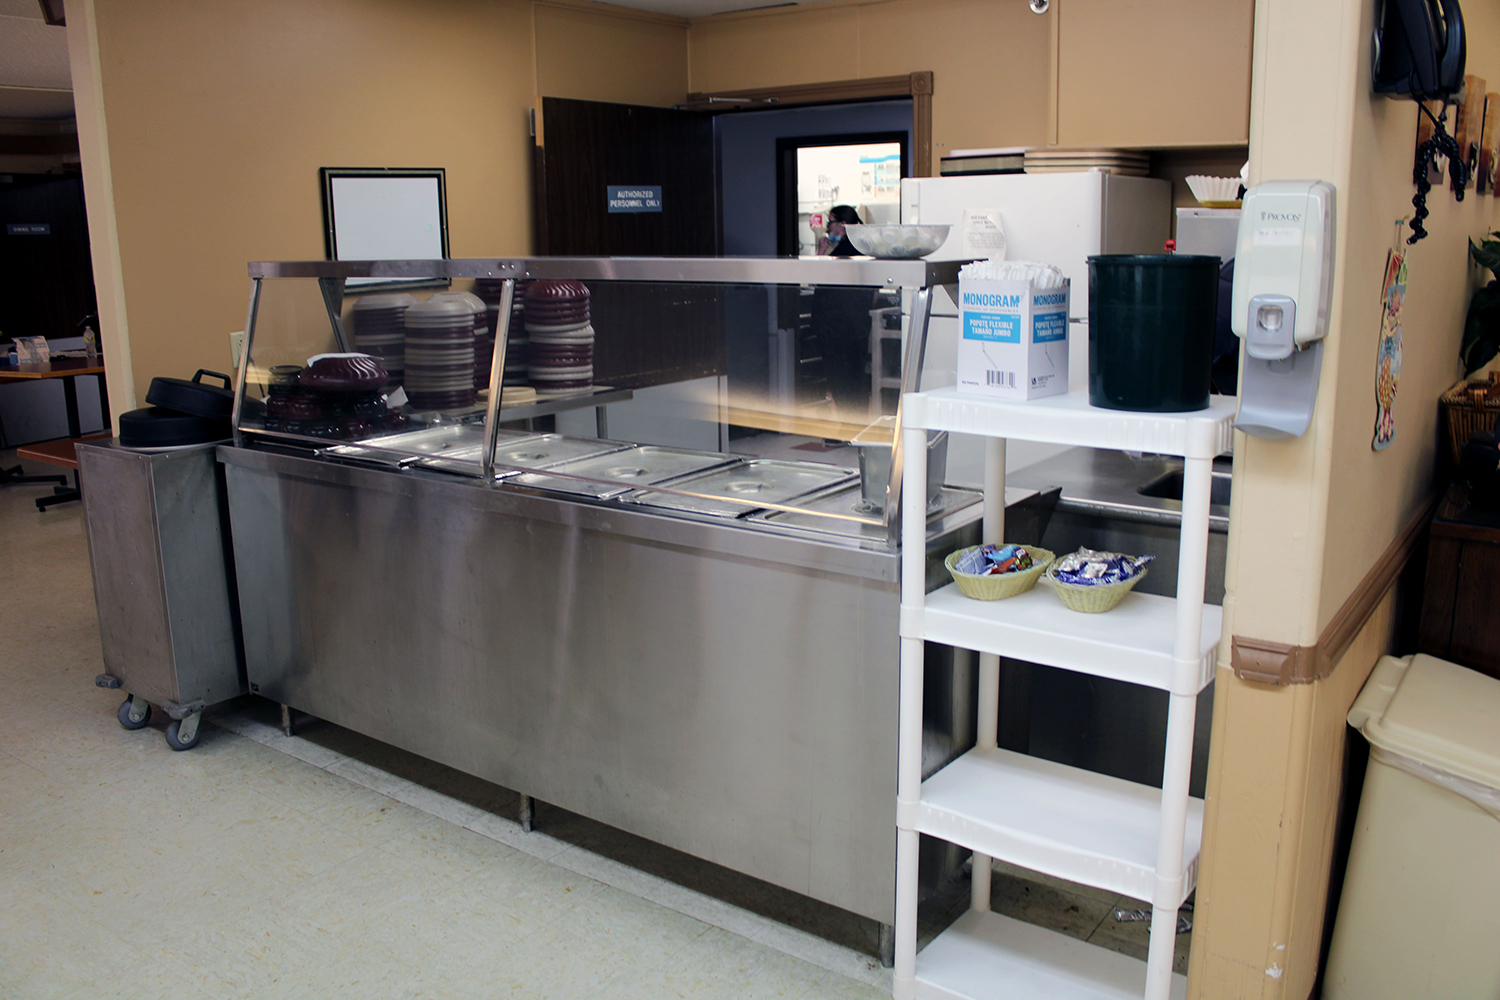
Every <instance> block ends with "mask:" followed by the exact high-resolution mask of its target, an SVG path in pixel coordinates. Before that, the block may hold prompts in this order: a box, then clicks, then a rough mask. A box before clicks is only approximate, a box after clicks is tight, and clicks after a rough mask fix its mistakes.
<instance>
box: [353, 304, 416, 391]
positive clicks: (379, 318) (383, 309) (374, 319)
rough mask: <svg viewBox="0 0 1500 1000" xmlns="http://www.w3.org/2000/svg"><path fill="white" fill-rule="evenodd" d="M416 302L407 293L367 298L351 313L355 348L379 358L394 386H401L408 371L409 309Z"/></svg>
mask: <svg viewBox="0 0 1500 1000" xmlns="http://www.w3.org/2000/svg"><path fill="white" fill-rule="evenodd" d="M416 301H417V300H416V299H415V298H413V297H412V296H410V295H407V294H406V293H404V292H393V293H390V294H388V295H365V296H362V297H361V298H360V299H359V301H358V302H356V303H354V309H353V311H352V313H351V314H350V315H351V325H352V326H353V327H354V331H353V332H354V346H355V347H356V348H357V349H358V350H359V351H360V352H361V353H364V354H368V355H370V356H371V357H372V358H377V359H379V361H380V363H381V365H382V366H383V367H384V368H385V370H386V371H387V372H388V373H389V374H390V378H391V384H392V385H400V384H401V381H402V377H403V376H404V374H405V372H406V310H407V307H408V306H411V305H413V304H415V303H416Z"/></svg>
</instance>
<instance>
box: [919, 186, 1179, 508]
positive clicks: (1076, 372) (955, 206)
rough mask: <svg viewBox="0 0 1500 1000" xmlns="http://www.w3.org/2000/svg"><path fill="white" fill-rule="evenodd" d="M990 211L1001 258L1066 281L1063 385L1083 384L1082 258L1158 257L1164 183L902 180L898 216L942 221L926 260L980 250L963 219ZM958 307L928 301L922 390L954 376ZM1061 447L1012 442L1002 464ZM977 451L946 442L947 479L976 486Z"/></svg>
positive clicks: (979, 471)
mask: <svg viewBox="0 0 1500 1000" xmlns="http://www.w3.org/2000/svg"><path fill="white" fill-rule="evenodd" d="M965 211H967V212H968V213H969V214H970V215H971V216H973V215H980V214H994V213H998V215H999V218H1000V220H1001V224H1002V226H1003V228H1004V231H1005V243H1006V251H1005V257H1006V259H1007V260H1035V261H1041V262H1043V263H1046V264H1055V265H1057V266H1058V267H1060V268H1062V271H1063V273H1064V274H1065V275H1067V276H1068V278H1069V279H1070V284H1071V291H1070V299H1069V306H1068V312H1069V315H1070V319H1071V322H1070V324H1069V327H1068V384H1069V386H1070V387H1071V389H1073V390H1075V391H1077V390H1082V389H1084V388H1085V387H1086V386H1087V384H1088V366H1089V349H1088V315H1089V267H1088V258H1089V256H1091V255H1093V254H1100V253H1163V252H1165V247H1166V241H1167V239H1168V238H1169V237H1170V235H1171V226H1172V186H1171V184H1170V183H1168V182H1167V181H1164V180H1157V179H1155V178H1149V177H1122V176H1119V175H1117V174H1106V173H1101V172H1099V171H1095V170H1091V171H1082V172H1079V173H1059V174H994V175H982V176H978V177H915V178H907V179H906V180H903V181H902V182H901V221H902V222H903V223H906V224H910V225H948V226H952V227H953V228H952V230H951V231H950V232H949V234H948V240H947V242H946V243H944V244H943V245H942V247H940V248H939V249H938V250H937V251H936V252H934V253H933V254H931V255H930V257H929V258H928V259H929V260H964V259H967V258H971V257H975V256H987V255H988V254H984V253H978V254H976V253H975V252H973V251H972V250H971V249H970V247H969V244H968V243H966V240H965V233H964V215H965ZM957 366H958V309H957V306H956V305H955V304H954V302H953V300H952V299H951V298H950V297H949V296H948V295H947V294H946V293H945V294H941V295H939V296H937V298H936V299H935V300H934V302H933V311H932V321H931V324H930V326H929V327H928V335H927V364H926V367H925V370H924V376H923V381H922V388H923V389H933V388H940V387H943V386H951V385H953V384H954V383H955V382H956V381H957ZM1060 450H1061V449H1058V448H1055V447H1051V446H1047V445H1036V444H1025V445H1023V444H1022V443H1021V442H1017V443H1016V446H1015V447H1013V448H1012V449H1010V450H1009V451H1008V452H1007V461H1006V465H1007V466H1008V467H1009V468H1012V469H1016V468H1021V467H1023V466H1025V465H1030V464H1032V463H1033V462H1038V461H1041V460H1042V459H1044V458H1048V457H1050V456H1052V455H1054V454H1057V453H1058V451H1060ZM983 467H984V466H983V454H982V448H981V446H980V444H979V442H978V441H977V440H975V441H968V440H959V439H955V440H954V441H952V442H951V443H950V445H949V452H948V480H949V482H954V483H978V482H982V477H983Z"/></svg>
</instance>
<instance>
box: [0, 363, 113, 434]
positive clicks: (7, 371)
mask: <svg viewBox="0 0 1500 1000" xmlns="http://www.w3.org/2000/svg"><path fill="white" fill-rule="evenodd" d="M80 375H98V376H99V410H100V412H101V413H102V414H103V415H104V426H105V427H106V428H107V427H109V394H108V392H107V391H106V389H105V387H104V361H103V359H100V358H95V359H93V360H90V359H88V358H56V359H54V360H52V361H44V362H42V363H40V364H33V365H11V364H0V385H4V384H6V383H8V382H22V381H26V380H28V379H42V378H60V379H62V384H63V407H64V409H66V410H67V414H68V437H70V438H76V437H81V436H82V434H83V429H82V428H81V427H80V426H79V424H78V387H77V385H76V384H75V383H74V380H75V379H77V378H78V376H80Z"/></svg>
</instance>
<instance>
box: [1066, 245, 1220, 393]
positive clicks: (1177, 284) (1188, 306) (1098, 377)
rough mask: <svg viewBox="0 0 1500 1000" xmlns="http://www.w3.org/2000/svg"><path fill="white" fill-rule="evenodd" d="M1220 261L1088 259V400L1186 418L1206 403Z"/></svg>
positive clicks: (1204, 257)
mask: <svg viewBox="0 0 1500 1000" xmlns="http://www.w3.org/2000/svg"><path fill="white" fill-rule="evenodd" d="M1218 303H1219V258H1218V257H1213V256H1208V255H1206V254H1100V255H1098V256H1095V257H1090V258H1089V402H1090V403H1091V404H1092V405H1094V406H1102V407H1105V408H1106V409H1111V410H1135V411H1140V412H1147V413H1181V412H1185V411H1188V410H1202V409H1204V408H1206V407H1207V406H1208V396H1209V391H1210V389H1211V388H1212V381H1213V350H1214V323H1215V318H1216V313H1217V311H1218Z"/></svg>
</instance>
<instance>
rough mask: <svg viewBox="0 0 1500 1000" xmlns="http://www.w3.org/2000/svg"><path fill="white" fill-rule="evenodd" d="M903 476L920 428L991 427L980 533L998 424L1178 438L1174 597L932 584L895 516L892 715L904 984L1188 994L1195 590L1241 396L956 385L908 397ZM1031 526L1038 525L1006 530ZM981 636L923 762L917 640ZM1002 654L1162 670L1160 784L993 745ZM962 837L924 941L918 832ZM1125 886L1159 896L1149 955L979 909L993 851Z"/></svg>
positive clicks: (993, 515) (909, 531)
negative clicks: (937, 751)
mask: <svg viewBox="0 0 1500 1000" xmlns="http://www.w3.org/2000/svg"><path fill="white" fill-rule="evenodd" d="M902 411H903V417H902V426H903V431H902V433H903V434H904V435H905V440H904V442H903V448H902V451H903V452H904V454H905V456H906V459H905V469H904V471H903V475H904V476H905V485H904V487H903V489H904V490H905V491H906V495H907V496H921V495H922V491H923V489H925V486H924V484H925V483H926V481H927V467H926V466H927V449H926V447H925V446H924V445H925V442H926V434H927V431H929V430H945V431H950V432H953V433H959V434H977V435H981V436H984V437H986V438H988V439H989V441H988V450H987V455H986V462H985V466H986V479H985V512H984V540H985V541H987V542H990V541H994V542H998V541H1002V540H1005V539H1004V535H1005V525H1004V517H1005V506H1004V504H1003V503H1000V502H998V498H1000V497H1002V496H1004V491H1005V442H1006V440H1007V439H1008V438H1016V439H1021V440H1028V441H1036V442H1040V443H1043V444H1059V445H1073V446H1082V447H1090V448H1117V449H1121V450H1126V451H1142V452H1153V453H1156V454H1165V455H1180V456H1182V457H1183V459H1184V463H1185V465H1186V469H1185V471H1184V476H1183V498H1182V545H1181V556H1180V560H1179V562H1178V567H1177V596H1176V598H1166V597H1155V596H1151V595H1148V594H1134V593H1132V594H1130V595H1129V596H1127V597H1126V598H1125V600H1124V602H1122V603H1121V604H1120V605H1119V606H1118V607H1116V608H1115V609H1114V610H1112V611H1108V612H1105V613H1104V614H1081V613H1078V612H1075V611H1070V610H1069V609H1067V608H1066V607H1064V606H1063V604H1062V602H1061V601H1060V600H1058V598H1057V596H1056V595H1055V594H1053V593H1052V592H1051V588H1050V587H1048V586H1047V585H1046V584H1045V583H1040V584H1038V585H1037V587H1036V588H1035V589H1034V590H1032V591H1031V592H1029V593H1027V594H1024V595H1021V596H1019V597H1013V598H1010V599H1008V600H1003V601H974V600H970V599H968V598H966V597H964V596H962V595H961V594H959V593H958V590H957V588H956V587H955V586H954V585H953V584H951V583H950V584H949V585H947V586H945V587H943V588H941V589H940V590H937V591H935V592H934V593H931V594H928V593H926V592H925V589H926V584H925V581H926V576H925V572H924V563H923V559H924V554H925V551H926V548H925V545H924V541H925V539H924V537H923V534H922V529H923V527H924V526H923V524H922V522H921V520H920V519H912V520H911V521H910V523H903V525H902V532H903V538H902V557H901V558H902V573H901V696H900V697H901V721H900V743H899V752H898V765H897V779H896V800H897V801H896V828H897V832H896V838H897V841H896V845H897V846H896V955H895V958H896V968H895V976H894V993H895V997H896V1000H912V998H914V997H920V998H943V1000H1000V998H1005V1000H1033V998H1034V1000H1100V998H1111V1000H1113V998H1125V997H1145V998H1147V1000H1167V998H1168V997H1180V996H1182V995H1184V994H1185V992H1186V989H1187V982H1186V980H1185V979H1184V978H1183V977H1182V976H1179V975H1174V974H1173V972H1172V959H1173V952H1174V948H1175V944H1176V936H1177V909H1178V907H1179V906H1181V904H1182V902H1183V900H1184V899H1186V898H1187V896H1188V894H1189V893H1190V892H1192V890H1193V886H1194V884H1195V882H1196V879H1197V869H1198V851H1199V845H1200V843H1201V839H1202V834H1203V803H1202V801H1201V800H1199V799H1194V798H1192V797H1190V796H1189V795H1188V777H1189V771H1190V769H1191V765H1192V750H1193V727H1194V724H1195V722H1196V719H1195V712H1196V707H1197V695H1198V693H1199V692H1200V691H1202V690H1203V688H1204V687H1206V686H1207V685H1208V682H1209V681H1210V680H1212V679H1213V669H1214V660H1215V651H1216V649H1217V648H1218V645H1219V636H1220V630H1221V627H1222V613H1221V609H1220V608H1218V607H1215V606H1213V605H1205V604H1204V602H1203V582H1204V574H1205V565H1206V562H1207V555H1208V507H1209V486H1210V482H1211V476H1210V473H1211V471H1212V469H1213V460H1214V457H1215V456H1216V455H1219V454H1220V453H1222V452H1224V451H1225V450H1227V449H1228V448H1229V444H1230V437H1231V433H1232V430H1231V427H1232V424H1233V420H1234V412H1235V400H1233V399H1230V398H1227V397H1218V396H1216V397H1214V401H1213V403H1212V404H1211V405H1210V406H1209V408H1208V409H1207V410H1199V411H1196V412H1191V413H1180V414H1178V413H1169V414H1156V413H1128V412H1124V411H1119V410H1104V409H1097V408H1095V407H1092V406H1090V405H1089V403H1088V395H1087V393H1085V392H1073V393H1069V394H1068V395H1066V396H1053V397H1049V398H1046V399H1039V400H1033V401H1030V402H1024V403H1023V402H1006V401H1000V400H991V399H986V398H984V397H981V396H966V395H963V394H960V393H958V392H956V391H954V390H952V389H938V390H934V391H931V392H918V393H912V394H909V395H907V396H906V397H905V398H904V400H903V402H902ZM1010 541H1022V542H1024V541H1035V539H1010ZM924 642H939V643H944V644H946V645H951V646H962V647H965V648H968V649H974V650H977V651H979V653H980V658H979V665H980V678H979V706H980V707H979V712H980V715H979V726H978V738H977V741H976V746H975V748H974V749H973V750H971V751H969V752H968V753H966V754H964V755H963V756H962V757H959V758H958V759H957V760H955V761H953V762H952V763H951V764H949V765H948V766H947V767H945V768H943V769H942V770H941V771H939V772H938V773H937V774H934V775H933V776H932V777H930V778H928V779H927V780H926V781H925V782H924V781H923V780H922V660H923V657H922V644H923V643H924ZM1000 656H1013V657H1017V658H1019V659H1024V660H1029V661H1031V662H1034V663H1042V664H1046V665H1048V666H1053V667H1061V668H1062V669H1065V670H1074V671H1078V672H1079V673H1085V674H1092V675H1094V676H1096V677H1109V678H1112V679H1115V680H1122V681H1127V682H1129V683H1132V684H1144V685H1149V686H1151V687H1155V688H1160V689H1162V690H1165V691H1167V692H1168V693H1169V695H1170V707H1169V709H1168V715H1167V739H1166V763H1165V766H1164V767H1163V770H1162V787H1161V788H1160V789H1156V788H1153V787H1151V786H1148V785H1139V784H1136V783H1134V782H1130V781H1123V780H1121V779H1119V778H1111V777H1107V776H1105V775H1101V774H1096V773H1094V772H1092V771H1086V770H1082V769H1079V768H1074V767H1068V766H1066V765H1063V764H1055V763H1053V762H1051V761H1046V760H1041V759H1039V758H1035V757H1028V756H1027V755H1025V754H1019V753H1013V752H1011V751H1008V750H1001V749H999V748H997V746H996V736H997V730H998V725H999V695H1000V680H999V677H1000V669H999V657H1000ZM924 833H925V834H928V835H930V836H934V837H940V838H942V839H943V840H947V841H949V842H951V843H954V844H959V845H961V846H963V847H967V848H969V849H970V850H972V851H973V852H974V875H973V897H972V899H971V904H970V911H969V912H968V913H966V914H965V915H964V916H963V917H961V918H960V919H959V920H958V921H957V922H956V923H954V924H953V926H952V927H949V928H948V929H947V930H946V931H944V932H943V933H942V934H941V935H939V936H938V938H937V939H936V940H934V941H933V942H932V943H931V944H929V945H928V946H927V947H926V948H925V949H924V950H923V951H922V953H921V954H920V955H918V954H917V845H918V838H919V836H920V835H921V834H924ZM991 858H1002V859H1004V860H1006V861H1009V862H1011V863H1013V864H1016V865H1020V866H1021V867H1023V868H1029V869H1032V870H1034V871H1040V872H1045V873H1046V874H1048V875H1052V876H1055V877H1057V878H1063V879H1067V880H1068V881H1071V882H1080V883H1083V884H1085V885H1092V886H1097V887H1099V888H1101V889H1106V890H1110V891H1114V892H1120V893H1125V894H1128V895H1131V896H1134V897H1136V898H1138V899H1149V900H1150V901H1151V904H1152V920H1151V943H1150V951H1149V954H1148V957H1147V960H1146V961H1145V962H1144V963H1142V962H1140V961H1138V960H1136V959H1133V958H1128V957H1126V956H1123V955H1118V954H1116V953H1114V952H1111V951H1107V950H1105V949H1102V948H1099V947H1096V946H1094V945H1090V944H1087V943H1085V942H1083V941H1079V940H1077V939H1075V938H1070V937H1067V936H1066V935H1063V934H1058V933H1055V932H1053V931H1049V930H1044V929H1042V928H1040V927H1034V926H1032V925H1029V924H1025V923H1022V922H1020V921H1016V920H1011V919H1009V918H1007V917H1002V916H999V915H997V914H994V913H991V912H989V899H990V871H991V866H990V859H991Z"/></svg>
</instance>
